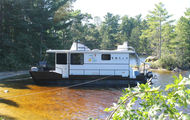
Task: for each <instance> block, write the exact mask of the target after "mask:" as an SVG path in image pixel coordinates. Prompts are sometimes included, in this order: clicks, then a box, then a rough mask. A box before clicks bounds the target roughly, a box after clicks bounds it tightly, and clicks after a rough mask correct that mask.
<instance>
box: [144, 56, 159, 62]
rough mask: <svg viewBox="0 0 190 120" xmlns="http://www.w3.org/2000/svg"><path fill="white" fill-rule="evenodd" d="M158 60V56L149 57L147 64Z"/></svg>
mask: <svg viewBox="0 0 190 120" xmlns="http://www.w3.org/2000/svg"><path fill="white" fill-rule="evenodd" d="M156 60H158V57H157V56H149V57H147V58H146V60H145V62H155V61H156Z"/></svg>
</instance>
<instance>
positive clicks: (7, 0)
mask: <svg viewBox="0 0 190 120" xmlns="http://www.w3.org/2000/svg"><path fill="white" fill-rule="evenodd" d="M73 2H75V0H1V1H0V71H8V70H23V69H30V67H31V66H33V65H36V64H37V63H38V62H39V61H41V60H43V59H44V56H45V51H46V50H47V49H69V48H70V46H71V44H72V42H73V41H78V40H79V41H80V42H81V43H84V44H85V45H87V46H88V47H89V48H90V49H115V48H116V46H117V45H118V44H121V43H123V42H124V41H127V42H128V45H130V46H133V47H134V48H135V49H136V51H137V53H138V54H141V55H147V56H148V55H154V56H157V57H158V58H159V61H158V63H157V64H154V65H153V66H154V67H155V68H156V67H162V68H166V69H170V70H172V69H174V68H175V67H178V68H181V69H189V68H190V8H187V9H186V12H185V13H184V15H183V16H181V17H180V18H179V20H172V18H171V17H172V15H171V14H169V13H168V12H167V8H165V6H164V4H163V3H158V4H156V5H155V6H154V9H153V10H151V11H150V12H149V13H148V14H147V16H146V18H142V15H140V14H139V15H136V16H135V17H129V16H128V15H125V16H119V15H114V14H112V13H107V14H106V15H105V16H104V20H101V19H100V17H98V16H97V17H92V16H91V15H90V14H88V13H81V11H80V10H74V9H73V6H72V4H73Z"/></svg>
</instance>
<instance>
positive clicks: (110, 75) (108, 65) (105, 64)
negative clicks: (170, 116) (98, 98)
mask: <svg viewBox="0 0 190 120" xmlns="http://www.w3.org/2000/svg"><path fill="white" fill-rule="evenodd" d="M46 53H48V54H52V53H53V54H55V69H54V70H48V69H46V68H47V65H45V64H44V65H42V66H40V67H32V68H31V70H30V74H31V76H32V79H33V80H34V82H36V83H37V84H41V85H46V84H62V85H66V86H68V85H85V86H91V85H93V86H128V85H129V84H130V85H135V84H137V83H146V82H147V80H148V79H150V78H151V77H152V76H153V75H152V73H151V72H148V71H147V70H140V69H138V67H134V66H132V65H131V64H130V57H131V55H133V56H135V59H136V61H137V66H139V65H140V59H139V57H138V55H137V54H136V52H135V50H134V49H133V48H132V47H130V46H128V45H127V42H124V43H123V45H118V46H117V49H116V50H99V49H93V50H90V49H89V48H88V47H87V46H85V45H84V44H82V43H79V42H74V43H73V44H72V46H71V48H70V50H51V49H50V50H47V51H46ZM133 59H134V57H133Z"/></svg>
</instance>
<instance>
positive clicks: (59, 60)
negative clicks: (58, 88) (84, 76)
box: [57, 53, 67, 64]
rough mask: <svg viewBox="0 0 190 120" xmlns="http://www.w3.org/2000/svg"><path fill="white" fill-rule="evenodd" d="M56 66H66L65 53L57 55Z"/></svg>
mask: <svg viewBox="0 0 190 120" xmlns="http://www.w3.org/2000/svg"><path fill="white" fill-rule="evenodd" d="M57 64H67V53H57Z"/></svg>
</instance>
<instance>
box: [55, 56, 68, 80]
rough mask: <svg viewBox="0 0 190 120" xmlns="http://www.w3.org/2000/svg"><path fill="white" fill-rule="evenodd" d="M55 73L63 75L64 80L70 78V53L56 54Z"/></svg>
mask: <svg viewBox="0 0 190 120" xmlns="http://www.w3.org/2000/svg"><path fill="white" fill-rule="evenodd" d="M55 71H56V72H57V73H59V74H62V78H68V77H69V72H68V53H57V54H56V65H55Z"/></svg>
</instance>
